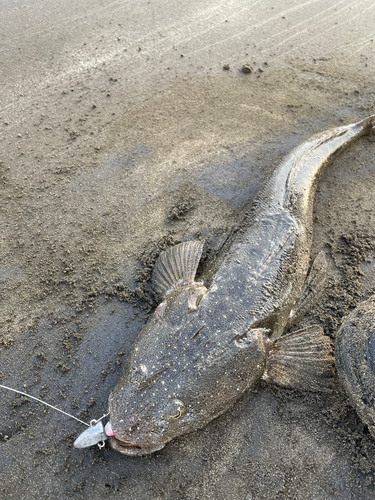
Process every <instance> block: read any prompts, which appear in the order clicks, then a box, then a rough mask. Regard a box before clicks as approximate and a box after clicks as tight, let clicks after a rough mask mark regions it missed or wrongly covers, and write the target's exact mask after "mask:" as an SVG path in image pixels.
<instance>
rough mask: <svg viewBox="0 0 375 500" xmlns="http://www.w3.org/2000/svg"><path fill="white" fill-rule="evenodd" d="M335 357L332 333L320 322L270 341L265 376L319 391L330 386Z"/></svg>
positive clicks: (326, 389) (279, 382)
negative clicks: (329, 335) (322, 326)
mask: <svg viewBox="0 0 375 500" xmlns="http://www.w3.org/2000/svg"><path fill="white" fill-rule="evenodd" d="M333 366H334V357H333V355H332V347H331V342H330V339H329V337H327V336H325V335H324V332H323V329H322V328H321V327H320V326H317V325H313V326H309V327H307V328H304V329H303V330H299V331H298V332H294V333H291V334H288V335H284V336H282V337H280V338H278V339H277V340H275V341H272V340H268V341H267V354H266V373H265V375H264V376H263V379H264V380H268V381H270V382H274V383H275V384H277V385H281V386H284V387H297V388H300V389H306V390H309V391H316V392H328V391H330V390H331V382H332V375H333Z"/></svg>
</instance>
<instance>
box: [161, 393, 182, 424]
mask: <svg viewBox="0 0 375 500" xmlns="http://www.w3.org/2000/svg"><path fill="white" fill-rule="evenodd" d="M184 412H185V405H184V403H183V402H182V401H180V400H179V399H171V400H170V401H169V403H168V404H167V406H166V407H165V408H164V417H165V418H166V420H169V421H170V422H175V421H176V420H178V419H179V418H180V417H182V415H183V414H184Z"/></svg>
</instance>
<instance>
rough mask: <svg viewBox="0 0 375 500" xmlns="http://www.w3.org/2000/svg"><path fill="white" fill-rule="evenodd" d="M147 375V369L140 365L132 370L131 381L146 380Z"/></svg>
mask: <svg viewBox="0 0 375 500" xmlns="http://www.w3.org/2000/svg"><path fill="white" fill-rule="evenodd" d="M147 374H148V370H147V367H146V366H145V365H143V364H140V365H138V366H135V367H134V368H133V372H132V374H131V379H132V381H133V382H141V381H142V380H144V379H145V378H147Z"/></svg>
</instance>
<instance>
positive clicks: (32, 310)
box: [0, 0, 375, 500]
mask: <svg viewBox="0 0 375 500" xmlns="http://www.w3.org/2000/svg"><path fill="white" fill-rule="evenodd" d="M374 10H375V7H374V6H373V4H372V3H371V2H370V1H364V0H361V1H359V2H355V3H350V2H349V1H348V0H344V1H343V2H341V3H336V2H328V1H322V0H316V1H311V2H301V1H300V2H289V1H288V2H283V6H282V7H280V6H278V5H277V4H274V5H272V3H271V2H269V1H267V2H262V3H260V2H252V3H249V2H240V1H231V2H228V3H224V2H220V1H218V2H214V3H213V4H212V3H211V4H210V6H209V7H208V6H207V5H206V2H201V1H193V2H186V3H185V4H184V5H181V3H177V2H173V1H170V0H169V1H163V2H159V3H155V4H154V3H153V2H149V3H148V2H141V3H140V2H127V3H126V4H124V3H122V2H109V1H108V2H105V1H102V2H99V1H96V0H94V1H92V2H80V3H79V4H77V3H75V2H70V1H64V2H63V3H59V4H57V3H56V4H55V3H53V2H52V1H49V2H45V3H43V5H36V4H34V3H31V2H26V3H24V4H22V6H21V5H19V4H17V3H16V2H8V3H7V4H4V5H3V6H2V7H0V14H1V16H0V18H1V20H0V28H1V32H2V35H3V36H2V50H1V53H2V57H1V59H0V63H1V64H0V74H1V82H2V93H1V98H0V99H1V111H0V128H1V134H0V177H1V181H0V186H1V196H0V207H1V217H2V228H3V229H2V237H1V245H0V284H1V288H0V298H1V301H0V383H1V384H4V385H7V386H10V387H14V388H16V389H19V390H23V391H25V390H26V391H27V392H29V393H30V394H32V395H34V396H36V397H41V398H42V399H44V400H45V401H47V402H48V403H50V404H53V405H56V406H58V407H59V408H61V409H63V410H65V411H67V412H69V413H72V414H74V415H78V416H79V418H81V419H83V420H85V421H87V422H88V421H90V420H91V419H92V418H99V417H100V416H101V415H102V414H103V413H105V412H106V409H107V408H106V401H107V398H108V395H109V393H110V391H111V390H112V389H113V387H114V386H115V384H116V382H117V380H118V378H119V376H120V374H121V371H122V365H123V363H124V360H125V358H126V354H127V352H128V350H129V348H130V345H131V342H132V340H133V339H134V338H135V336H136V335H137V332H138V331H139V329H140V328H141V326H142V325H143V324H144V322H145V321H146V318H147V315H148V314H149V313H150V311H152V309H153V307H154V306H155V304H154V303H153V299H152V296H151V295H150V293H149V284H150V276H151V273H152V267H153V264H154V262H155V259H156V257H157V255H158V253H159V252H160V251H161V250H162V249H164V248H167V247H168V246H170V245H172V244H173V243H176V242H179V241H184V240H187V239H191V238H197V237H200V238H203V239H205V241H206V245H205V265H208V266H209V265H210V262H211V260H213V259H214V258H215V255H216V253H217V251H218V249H219V248H220V246H221V244H222V242H223V241H224V240H225V239H226V238H227V236H228V235H229V234H230V231H231V229H232V228H233V226H236V225H238V224H240V223H241V220H242V216H243V214H244V213H245V211H246V210H247V208H248V207H249V204H251V201H252V200H253V199H254V197H255V195H256V193H257V192H258V191H259V189H260V188H261V187H262V186H263V185H264V183H265V181H266V180H267V178H268V176H269V175H270V173H271V172H272V171H273V169H274V168H275V166H276V165H277V164H278V162H279V161H280V160H281V159H282V158H283V156H284V155H285V154H286V153H288V152H289V151H290V149H292V148H293V147H294V146H296V145H297V144H299V143H300V142H302V141H303V140H305V139H308V138H309V137H310V136H311V135H313V134H314V133H317V132H321V131H322V130H324V129H328V128H333V127H335V126H337V125H341V124H347V123H351V122H354V121H358V120H360V119H361V118H364V117H365V116H367V115H370V114H373V113H374V109H375V107H374V101H375V97H374V87H373V82H374V78H375V71H374V67H375V66H374V62H375V61H374V59H375V56H374V42H373V37H374V21H373V19H374ZM246 64H249V65H250V66H251V67H252V72H251V73H243V72H242V71H241V68H242V67H243V65H246ZM225 65H228V66H229V69H223V67H224V66H225ZM374 148H375V142H374V138H373V137H363V138H361V139H360V140H359V141H358V142H357V143H355V144H354V145H353V146H352V147H350V149H348V150H347V151H345V152H344V153H343V154H342V155H341V156H339V157H338V158H337V159H336V160H335V161H334V162H333V163H332V165H331V166H330V168H329V169H327V171H326V172H325V174H324V175H323V176H322V179H321V180H320V183H319V187H318V192H317V195H316V201H315V211H314V243H313V249H312V257H314V256H315V255H316V254H317V253H318V252H319V251H321V250H323V251H324V252H325V254H326V256H327V259H328V262H329V269H328V283H329V285H328V286H327V287H326V289H325V292H324V296H323V297H322V298H321V299H320V301H319V303H317V304H314V306H313V307H312V308H311V311H310V312H309V313H308V314H307V315H306V317H305V318H303V320H302V322H301V327H302V326H303V325H305V324H312V323H319V324H321V325H322V326H323V327H324V329H325V332H326V334H327V335H330V337H331V338H332V339H334V338H335V335H336V333H337V329H338V327H339V326H340V323H341V318H342V317H343V316H344V315H345V314H347V313H348V312H349V311H350V310H351V309H352V308H353V307H354V306H355V305H356V304H358V303H359V302H360V301H362V300H365V299H366V298H367V297H369V295H371V294H372V293H374V289H375V286H374V282H375V280H374V278H375V265H374V260H373V257H374V249H375V220H374V218H375V216H374V199H375V197H374V195H375V162H374ZM0 404H1V411H0V447H1V453H0V497H1V498H7V499H8V498H9V499H11V498H17V499H20V498H22V499H23V498H24V499H33V498H52V497H55V498H56V499H65V498H77V499H79V498H92V499H96V498H103V497H107V496H108V497H110V498H129V499H138V498H139V499H140V498H145V497H146V496H147V498H151V499H169V498H173V499H176V498H181V499H185V498H186V499H196V498H199V499H201V498H204V499H206V498H207V499H208V498H212V499H228V498H233V499H246V500H254V499H256V500H258V499H267V500H268V499H272V498H277V499H294V498H296V499H306V498H313V499H322V500H323V499H324V500H326V499H331V498H332V499H334V498H361V499H370V498H373V496H374V470H375V442H374V440H372V439H371V437H370V435H369V433H368V430H367V428H366V427H365V426H364V425H363V424H362V423H361V421H360V419H359V417H358V416H357V414H356V412H355V411H354V409H352V408H351V407H350V405H349V403H348V401H347V398H346V396H345V394H344V393H343V391H342V389H341V386H340V384H339V382H338V381H336V383H335V387H334V391H333V393H332V394H312V393H303V392H299V391H293V390H285V389H279V388H276V387H269V386H266V385H265V384H264V385H262V384H259V386H258V387H256V388H255V389H254V390H253V391H249V392H248V393H247V394H245V395H244V396H243V397H242V398H241V400H239V401H238V403H237V404H236V405H234V406H233V408H232V409H231V410H230V411H229V412H227V413H226V414H224V415H222V416H221V417H220V418H218V419H217V420H215V421H213V422H212V423H211V424H210V425H208V426H207V427H206V428H204V429H202V430H201V431H199V432H196V433H193V434H190V435H186V436H183V437H181V438H180V439H178V440H175V441H173V442H171V443H170V444H168V445H167V446H166V447H165V448H164V449H163V450H161V451H160V452H157V453H155V454H154V455H152V456H150V457H144V458H130V457H125V456H122V455H120V454H118V453H116V452H114V451H112V450H111V449H109V448H108V447H106V448H104V449H103V450H99V449H97V448H89V449H85V450H76V449H74V448H73V447H72V443H73V441H74V439H75V437H76V436H77V435H78V434H79V433H80V432H82V431H83V429H84V427H83V426H81V425H80V424H79V423H77V422H75V421H73V420H70V419H69V418H68V417H64V416H63V415H61V414H59V413H55V412H53V411H52V410H50V409H47V408H46V407H44V406H41V405H39V404H37V403H34V402H30V401H27V400H26V399H24V398H23V397H21V396H16V395H14V394H12V393H10V392H5V391H1V392H0Z"/></svg>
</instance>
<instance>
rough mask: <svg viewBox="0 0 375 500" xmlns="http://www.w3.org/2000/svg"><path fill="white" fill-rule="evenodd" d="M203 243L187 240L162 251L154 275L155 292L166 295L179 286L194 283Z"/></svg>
mask: <svg viewBox="0 0 375 500" xmlns="http://www.w3.org/2000/svg"><path fill="white" fill-rule="evenodd" d="M202 250H203V243H201V242H200V241H186V242H185V243H180V244H179V245H176V246H174V247H171V248H168V250H166V251H165V252H163V253H161V254H160V256H159V258H158V260H157V261H156V264H155V267H154V272H153V275H152V288H153V290H154V292H155V293H156V294H157V295H159V296H161V297H164V296H165V295H168V293H170V292H172V291H173V290H175V289H176V287H178V286H186V285H191V284H192V283H194V278H195V273H196V272H197V267H198V264H199V261H200V258H201V255H202Z"/></svg>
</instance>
